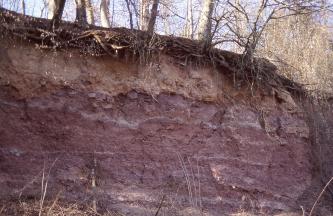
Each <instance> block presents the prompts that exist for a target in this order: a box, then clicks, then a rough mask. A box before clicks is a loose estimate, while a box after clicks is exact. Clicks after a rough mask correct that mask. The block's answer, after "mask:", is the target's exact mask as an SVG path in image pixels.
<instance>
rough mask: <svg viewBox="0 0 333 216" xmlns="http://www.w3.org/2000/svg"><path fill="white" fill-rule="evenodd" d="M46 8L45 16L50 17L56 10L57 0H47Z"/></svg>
mask: <svg viewBox="0 0 333 216" xmlns="http://www.w3.org/2000/svg"><path fill="white" fill-rule="evenodd" d="M47 8H48V13H47V18H48V19H52V18H53V16H54V14H55V12H56V10H57V0H48V3H47Z"/></svg>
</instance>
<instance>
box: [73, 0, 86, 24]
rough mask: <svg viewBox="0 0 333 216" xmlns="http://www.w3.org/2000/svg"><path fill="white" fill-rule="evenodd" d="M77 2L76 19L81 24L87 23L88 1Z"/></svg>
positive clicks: (79, 0)
mask: <svg viewBox="0 0 333 216" xmlns="http://www.w3.org/2000/svg"><path fill="white" fill-rule="evenodd" d="M75 4H76V18H75V20H76V21H77V22H78V23H79V24H80V25H86V24H87V14H86V5H85V4H86V2H85V0H75Z"/></svg>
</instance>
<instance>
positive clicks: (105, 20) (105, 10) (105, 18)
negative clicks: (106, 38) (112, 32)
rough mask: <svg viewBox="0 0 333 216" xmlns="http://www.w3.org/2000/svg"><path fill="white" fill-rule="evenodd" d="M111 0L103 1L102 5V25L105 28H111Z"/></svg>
mask: <svg viewBox="0 0 333 216" xmlns="http://www.w3.org/2000/svg"><path fill="white" fill-rule="evenodd" d="M109 4H110V1H109V0H101V5H100V13H101V25H102V26H103V27H105V28H110V21H109V16H110V12H109Z"/></svg>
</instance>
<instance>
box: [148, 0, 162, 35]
mask: <svg viewBox="0 0 333 216" xmlns="http://www.w3.org/2000/svg"><path fill="white" fill-rule="evenodd" d="M159 2H160V1H159V0H154V1H153V6H152V8H151V13H150V19H149V23H148V29H147V32H148V34H153V33H154V27H155V23H156V17H157V13H158V10H157V9H158V3H159Z"/></svg>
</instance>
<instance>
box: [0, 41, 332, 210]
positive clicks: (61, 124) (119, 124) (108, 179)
mask: <svg viewBox="0 0 333 216" xmlns="http://www.w3.org/2000/svg"><path fill="white" fill-rule="evenodd" d="M252 93H253V95H252ZM309 134H310V128H309V126H308V124H307V123H306V115H305V113H304V111H303V110H302V109H301V107H299V106H298V105H297V103H296V102H295V101H294V100H293V99H292V97H291V94H289V93H288V92H287V91H284V90H282V89H276V88H272V89H271V90H270V91H269V92H267V91H264V90H257V91H255V92H251V91H250V89H248V88H246V87H239V86H236V87H234V86H233V84H232V81H231V80H229V78H227V77H226V76H224V71H221V69H219V70H218V69H214V67H212V66H194V65H192V66H191V65H188V66H183V65H180V64H179V62H176V61H174V59H173V58H171V57H169V56H166V55H162V56H160V58H159V59H158V61H153V62H152V63H150V64H148V65H140V64H139V63H138V62H137V61H136V60H129V59H119V58H114V57H109V56H100V57H93V56H85V55H82V54H81V53H80V52H78V51H77V50H75V49H68V50H65V51H62V50H60V51H57V52H53V51H50V50H40V49H38V48H36V47H34V46H33V44H31V43H27V42H24V41H18V40H8V39H4V38H3V39H1V41H0V185H1V186H0V199H1V203H5V204H6V203H10V202H12V201H15V200H23V201H28V200H39V199H40V196H41V193H42V192H41V189H42V183H44V184H43V185H44V186H45V183H46V182H47V188H46V198H45V199H46V200H48V201H52V200H54V199H56V198H57V199H60V200H62V201H64V202H73V203H78V204H87V205H92V203H93V202H94V201H96V203H97V211H99V212H106V211H108V210H109V211H117V212H120V213H122V214H123V215H155V213H156V211H157V209H158V207H159V205H160V203H162V205H161V206H162V207H161V210H160V215H302V209H304V210H305V211H307V212H308V211H309V208H311V207H312V204H313V202H314V200H315V199H316V197H317V195H318V193H319V191H320V189H321V183H320V182H319V180H318V176H317V171H316V169H317V167H316V163H315V162H314V161H313V156H312V155H313V152H312V148H313V146H311V143H310V137H309V136H310V135H309ZM43 176H44V177H43ZM94 181H96V187H94V186H93V183H92V182H94ZM163 197H164V198H163ZM161 200H163V202H162V201H161ZM0 210H1V208H0ZM3 212H5V213H6V212H7V214H9V212H10V211H9V210H8V211H7V210H6V207H5V208H4V210H3ZM316 213H317V214H318V215H330V211H329V209H328V208H324V207H323V206H321V208H318V210H317V212H316Z"/></svg>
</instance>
